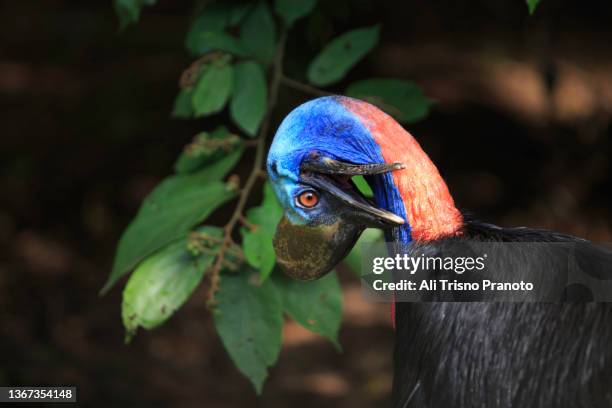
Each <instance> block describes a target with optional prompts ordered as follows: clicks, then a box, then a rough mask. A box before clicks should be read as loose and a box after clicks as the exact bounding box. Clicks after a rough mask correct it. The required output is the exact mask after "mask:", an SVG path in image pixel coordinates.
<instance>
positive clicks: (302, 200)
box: [297, 190, 319, 208]
mask: <svg viewBox="0 0 612 408" xmlns="http://www.w3.org/2000/svg"><path fill="white" fill-rule="evenodd" d="M297 202H298V204H299V205H301V206H302V207H305V208H312V207H314V206H315V205H317V204H318V203H319V196H318V195H317V193H315V192H314V191H312V190H308V191H304V192H302V193H300V195H299V196H297Z"/></svg>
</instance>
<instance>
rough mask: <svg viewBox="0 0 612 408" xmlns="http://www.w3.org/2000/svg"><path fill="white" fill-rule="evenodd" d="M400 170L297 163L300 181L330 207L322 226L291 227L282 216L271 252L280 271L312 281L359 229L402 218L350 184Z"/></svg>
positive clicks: (325, 161) (315, 160)
mask: <svg viewBox="0 0 612 408" xmlns="http://www.w3.org/2000/svg"><path fill="white" fill-rule="evenodd" d="M401 168H403V165H401V164H400V163H391V164H387V163H381V164H366V165H358V164H351V163H343V162H339V161H337V160H334V159H330V158H322V157H320V156H319V155H316V154H315V155H311V156H310V157H309V160H307V161H305V162H303V163H302V166H301V170H302V175H301V178H302V182H303V183H304V184H307V185H310V186H311V187H313V189H315V190H316V191H319V192H321V193H324V194H326V196H327V197H329V199H330V201H333V203H334V207H333V209H332V210H331V211H330V212H332V213H333V214H329V218H328V219H327V220H326V222H321V223H318V224H317V225H297V224H293V223H292V222H291V221H290V220H289V219H288V218H287V217H283V219H282V220H281V222H280V223H279V224H278V226H277V228H276V235H275V236H274V249H275V252H276V258H277V262H278V264H279V265H280V266H281V267H282V269H283V270H284V271H285V273H286V274H287V275H289V276H291V277H292V278H295V279H300V280H312V279H317V278H320V277H322V276H323V275H325V274H326V273H328V272H329V271H331V270H332V269H333V268H334V267H335V266H336V265H337V264H338V263H339V262H340V261H341V260H342V259H343V258H344V257H345V256H346V255H347V254H348V252H349V251H350V250H351V248H352V247H353V246H354V245H355V242H356V241H357V239H358V238H359V236H360V235H361V233H362V232H363V230H364V229H365V228H391V227H395V226H398V225H402V224H404V222H405V221H404V219H403V218H402V217H400V216H398V215H396V214H393V213H391V212H389V211H386V210H383V209H381V208H377V207H376V206H374V205H373V204H372V203H371V202H370V201H369V200H367V199H366V198H365V197H363V196H362V195H361V194H360V193H359V191H358V189H357V188H356V187H355V186H354V184H353V183H352V181H351V180H350V177H351V176H354V175H374V174H381V173H384V172H388V171H393V170H397V169H401Z"/></svg>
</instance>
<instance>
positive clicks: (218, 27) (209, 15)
mask: <svg viewBox="0 0 612 408" xmlns="http://www.w3.org/2000/svg"><path fill="white" fill-rule="evenodd" d="M250 7H251V5H250V4H249V3H237V4H236V3H234V4H232V3H228V2H223V1H216V2H214V3H212V4H209V5H207V6H206V7H205V8H204V9H203V10H202V11H201V12H200V14H199V15H198V16H197V17H196V19H195V20H194V21H193V23H192V24H191V27H190V29H189V32H188V33H187V37H186V38H185V48H187V50H188V51H190V52H191V53H192V54H193V55H202V54H205V53H207V52H210V51H212V50H213V49H214V48H211V45H210V44H208V43H207V41H208V39H207V35H204V33H206V32H208V33H211V32H212V33H216V34H224V30H225V28H226V27H228V26H229V27H231V26H234V25H236V24H238V23H239V22H240V21H241V20H242V18H243V17H244V15H245V13H246V12H247V11H248V10H249V8H250ZM208 35H210V34H208ZM213 41H220V40H213ZM219 49H223V48H219Z"/></svg>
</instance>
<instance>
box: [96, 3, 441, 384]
mask: <svg viewBox="0 0 612 408" xmlns="http://www.w3.org/2000/svg"><path fill="white" fill-rule="evenodd" d="M154 3H155V2H154V1H153V0H115V10H116V12H117V14H118V17H119V21H120V26H121V27H122V28H124V27H125V26H127V25H128V24H131V23H134V22H136V21H138V19H139V17H140V14H141V11H142V8H143V7H144V6H148V5H152V4H154ZM322 3H323V2H320V3H317V1H316V0H275V1H270V2H268V1H265V0H260V1H257V2H232V1H223V2H221V1H217V2H212V3H208V4H206V5H205V6H204V7H203V8H198V12H197V15H196V16H195V18H194V19H193V21H192V23H191V26H190V28H189V30H188V32H187V36H186V39H185V44H184V45H185V48H186V49H187V51H188V52H189V54H191V55H192V56H193V58H194V61H193V63H192V64H191V66H189V67H188V68H187V69H186V70H185V72H184V73H183V74H182V76H181V80H180V84H181V89H180V90H179V92H178V95H177V97H176V100H175V102H174V109H173V112H172V116H173V117H175V118H180V119H192V118H200V117H204V118H208V117H210V116H211V115H215V114H218V113H221V112H223V111H224V110H225V109H226V108H227V109H228V111H229V116H228V117H229V118H230V119H231V122H232V123H227V124H226V126H225V127H224V126H221V127H217V128H216V129H208V130H206V131H203V132H201V133H199V134H198V135H196V136H195V137H194V139H193V141H192V142H191V143H190V144H189V145H187V146H186V147H185V150H184V152H183V153H182V154H181V155H180V156H179V158H178V159H177V161H176V163H175V167H174V170H175V173H176V174H174V175H171V176H169V177H167V178H166V179H165V180H163V181H162V182H161V183H160V184H159V185H158V186H157V187H156V188H155V189H154V190H153V191H152V192H151V193H150V194H149V195H148V197H147V198H146V199H145V200H144V202H143V204H142V206H141V208H140V210H139V211H138V214H137V215H136V217H135V218H134V220H133V221H132V222H131V224H130V225H128V227H127V228H126V230H125V231H124V233H123V236H122V237H121V239H120V241H119V245H118V248H117V252H116V257H115V263H114V266H113V270H112V272H111V274H110V277H109V279H108V281H107V283H106V285H105V286H104V288H103V289H102V292H103V293H105V292H106V291H108V290H109V289H110V288H111V287H112V286H113V285H114V284H115V283H116V282H117V280H118V279H120V278H121V277H123V276H125V275H127V274H129V273H130V272H131V271H133V272H132V273H131V275H130V276H129V279H128V282H127V284H126V286H125V289H124V292H123V308H122V316H123V322H124V325H125V327H126V330H127V337H126V338H127V339H128V340H129V339H130V338H131V337H132V336H133V335H134V334H135V332H136V330H137V328H138V327H143V328H145V329H152V328H154V327H156V326H158V325H160V324H161V323H163V322H164V321H166V320H167V319H168V318H169V317H170V316H171V315H172V314H173V313H174V312H175V311H176V310H177V309H178V308H180V307H181V305H182V304H183V303H184V302H185V301H186V300H187V299H188V297H189V296H190V295H191V293H192V292H193V291H194V289H195V288H196V287H197V286H198V285H199V284H201V283H203V280H204V278H207V279H206V282H205V284H207V285H208V287H209V292H208V293H209V299H208V304H209V306H210V307H211V309H212V312H213V315H214V322H215V326H216V329H217V332H218V333H219V336H220V337H221V340H222V342H223V344H224V346H225V348H226V349H227V351H228V353H229V355H230V357H231V359H232V360H233V362H234V363H235V364H236V366H237V367H238V369H239V370H240V371H241V372H242V373H244V374H245V375H246V376H247V377H248V378H249V379H250V380H251V382H252V383H253V385H254V386H255V388H256V390H257V391H258V392H261V390H262V387H263V384H264V381H265V379H266V377H267V372H268V368H269V367H270V366H272V365H273V364H274V363H275V362H276V360H277V358H278V354H279V352H280V347H281V340H282V339H281V337H282V326H283V316H284V315H288V316H289V317H291V318H292V319H294V320H295V321H296V322H297V323H299V324H300V325H302V326H304V327H305V328H307V329H309V330H311V331H313V332H315V333H319V334H321V335H322V336H324V337H326V338H327V339H329V340H330V341H331V342H332V343H334V344H335V345H336V346H337V348H338V349H340V345H339V343H338V331H339V328H340V323H341V316H342V294H341V289H340V285H339V282H338V278H337V277H336V275H335V273H331V274H329V275H328V276H326V277H324V278H322V279H320V280H317V281H315V282H296V281H292V280H289V279H288V278H286V277H285V276H283V275H282V274H281V273H280V272H279V271H278V269H277V268H276V266H275V254H274V249H273V247H272V237H273V235H274V231H275V228H276V224H277V223H278V221H279V219H280V218H281V216H282V208H281V207H280V205H279V203H278V202H277V200H276V197H275V195H274V193H273V191H272V188H271V186H270V185H269V184H268V183H264V185H263V201H262V202H261V204H260V205H258V206H255V207H252V208H248V202H249V200H248V199H249V197H250V196H251V195H254V194H256V189H257V187H258V186H259V185H260V184H261V183H258V182H257V181H258V180H259V178H260V176H261V175H263V169H262V167H263V161H264V157H265V152H266V151H267V141H268V140H269V139H270V136H271V132H270V117H271V116H272V112H273V111H274V108H275V102H276V99H277V96H278V92H279V91H278V90H279V87H280V86H287V87H290V88H292V89H293V90H294V91H296V92H302V93H304V92H305V93H307V94H308V95H307V96H313V95H317V96H318V95H321V94H326V93H328V91H326V90H321V89H318V88H316V87H317V86H318V87H324V86H330V85H333V84H338V83H339V82H340V81H342V80H344V79H345V78H346V75H347V73H348V72H349V71H350V70H351V69H352V68H353V67H355V66H356V65H357V64H359V63H360V62H361V61H363V59H364V58H365V57H366V55H367V54H368V53H369V52H370V51H371V50H372V49H374V48H375V47H376V44H377V43H378V39H379V34H380V32H381V27H380V26H379V25H374V26H369V27H361V28H354V29H352V30H349V31H347V32H344V33H336V34H337V35H336V36H335V37H334V38H329V37H328V36H327V35H326V34H325V31H326V30H325V29H324V28H323V26H322V25H321V24H320V22H321V16H322V15H323V16H324V15H325V13H332V14H333V13H335V12H336V11H330V10H333V7H332V6H331V5H330V4H326V5H325V6H324V5H323V4H322ZM347 4H350V3H347ZM348 12H350V9H347V10H346V13H348ZM330 18H331V17H330ZM301 22H303V23H304V24H305V27H308V29H305V30H299V31H298V30H291V29H292V28H294V27H295V26H296V25H298V24H300V23H301ZM288 35H291V36H292V44H293V45H292V47H291V49H288V47H286V46H285V44H286V38H287V36H288ZM313 35H314V37H317V38H319V39H320V41H318V42H319V43H325V44H326V45H325V46H323V47H322V48H321V47H317V48H319V49H318V50H316V51H315V52H313V53H312V55H307V58H308V59H309V60H310V61H311V62H310V63H309V64H306V65H305V66H304V67H303V72H302V73H301V75H300V76H299V77H301V78H307V79H308V82H309V83H308V84H306V83H301V82H299V81H297V80H295V79H292V78H288V77H287V73H286V72H284V70H283V62H284V60H289V59H292V58H295V59H296V60H302V59H303V57H304V56H303V53H305V52H308V50H311V49H313V48H314V47H313V46H312V38H313ZM300 42H302V45H303V47H296V46H295V44H299V43H300ZM332 91H334V90H332ZM336 92H337V90H336ZM345 93H346V94H347V95H350V96H355V97H358V98H361V99H364V100H368V101H370V102H372V103H375V104H377V105H378V106H380V107H381V108H382V109H384V110H386V111H387V112H388V113H389V114H391V115H393V116H394V117H395V118H397V119H398V120H399V121H402V122H412V121H416V120H419V119H422V118H423V117H425V116H426V115H427V113H428V110H429V107H430V105H431V102H430V101H429V100H428V99H427V98H426V97H425V96H424V95H423V93H422V91H421V90H420V88H419V87H418V86H417V85H416V84H414V83H412V82H410V81H405V80H400V79H391V78H373V79H364V78H361V79H359V80H357V81H355V82H353V83H351V84H349V85H348V87H347V88H346V91H345ZM205 123H206V122H204V124H205ZM228 128H229V129H236V130H237V131H236V132H233V131H230V130H228ZM251 148H254V149H255V153H254V155H253V156H252V155H243V151H244V150H245V149H251ZM252 157H254V159H252ZM242 161H244V162H245V163H251V162H252V170H251V173H250V174H249V176H248V179H247V180H246V181H245V182H244V184H242V183H239V182H238V181H237V179H236V178H234V177H230V178H229V179H228V181H226V182H224V181H223V180H224V179H225V177H226V176H227V174H228V173H229V172H230V171H231V170H232V169H233V168H234V167H235V166H236V165H237V164H238V163H239V162H242ZM355 183H356V184H357V186H358V188H359V189H360V190H361V191H362V192H363V193H364V194H365V195H366V196H369V197H371V196H372V191H371V189H370V188H369V186H368V184H367V182H366V180H365V179H363V178H356V179H355ZM239 184H240V185H239ZM235 198H236V199H237V202H236V207H235V210H234V212H233V215H232V217H231V219H230V220H228V221H227V223H226V224H225V226H224V227H223V228H219V227H212V226H206V225H203V223H205V222H207V221H208V222H211V220H207V218H208V217H209V216H210V215H211V214H212V212H213V211H214V210H215V209H217V208H219V207H220V206H222V205H224V204H227V203H228V202H229V201H230V200H232V199H235ZM237 229H239V231H240V237H241V242H240V243H236V242H234V236H235V234H234V233H235V232H236V230H237ZM379 239H381V233H380V232H379V231H375V230H368V231H366V233H365V234H364V237H363V240H364V241H372V240H379ZM359 263H360V244H358V245H357V246H356V248H355V250H354V251H353V253H351V254H350V255H349V257H348V258H347V264H348V265H349V267H350V268H351V269H353V270H354V271H355V272H356V273H358V271H359Z"/></svg>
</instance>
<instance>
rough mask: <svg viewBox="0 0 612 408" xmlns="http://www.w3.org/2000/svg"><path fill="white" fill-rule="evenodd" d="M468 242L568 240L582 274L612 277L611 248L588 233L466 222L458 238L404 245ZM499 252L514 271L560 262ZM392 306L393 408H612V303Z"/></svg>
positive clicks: (431, 247)
mask: <svg viewBox="0 0 612 408" xmlns="http://www.w3.org/2000/svg"><path fill="white" fill-rule="evenodd" d="M462 241H464V242H475V241H483V242H500V243H502V242H552V243H567V244H571V245H569V247H572V248H574V249H573V250H574V251H575V253H574V254H573V255H575V259H576V262H577V263H578V264H579V266H580V267H581V268H582V269H583V270H585V271H587V272H588V273H591V272H592V275H595V276H597V277H599V278H601V279H609V278H610V277H611V276H609V273H610V269H609V268H610V266H611V265H612V256H611V255H610V252H606V251H605V250H603V249H600V248H599V247H596V246H594V245H592V244H590V243H589V242H587V241H585V240H583V239H580V238H576V237H572V236H569V235H564V234H559V233H554V232H549V231H544V230H535V229H528V228H500V227H497V226H494V225H491V224H484V223H480V222H477V221H473V220H468V221H466V223H465V227H464V231H463V235H461V236H460V237H453V238H444V239H439V240H435V241H430V242H423V243H413V244H411V245H410V247H409V249H408V251H409V252H412V253H413V255H416V254H417V252H418V253H422V252H423V251H425V252H427V253H428V254H430V255H431V254H445V253H447V252H448V251H449V250H450V249H449V248H456V245H457V244H458V243H461V242H462ZM561 247H562V246H561ZM500 254H501V256H502V257H504V256H505V257H506V259H500V261H501V262H506V263H507V264H508V265H515V266H516V267H515V268H509V270H525V269H529V268H531V267H532V266H533V265H538V264H539V265H542V264H546V262H547V261H551V262H555V259H543V258H546V256H539V257H538V259H530V260H529V261H527V262H529V263H531V264H532V265H526V264H524V262H525V260H524V258H520V257H518V259H517V257H516V254H509V253H508V254H505V255H504V254H503V253H500ZM549 257H551V258H554V257H557V254H555V253H554V252H551V253H550V254H549ZM569 300H570V301H571V300H575V299H569ZM578 300H580V299H578ZM395 307H396V314H395V316H396V321H395V322H396V342H395V344H396V345H395V352H394V364H395V368H394V370H395V375H394V384H393V406H394V407H396V408H405V407H430V408H434V407H436V408H437V407H456V408H463V407H466V408H467V407H470V408H473V407H487V408H489V407H499V408H501V407H504V408H505V407H568V408H569V407H584V408H586V407H589V408H590V407H597V408H599V407H612V304H610V303H595V302H575V301H574V302H568V299H563V298H561V299H559V302H546V303H543V302H538V303H529V302H527V303H522V302H521V303H499V302H470V303H462V302H422V303H402V302H398V303H397V304H396V306H395Z"/></svg>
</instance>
